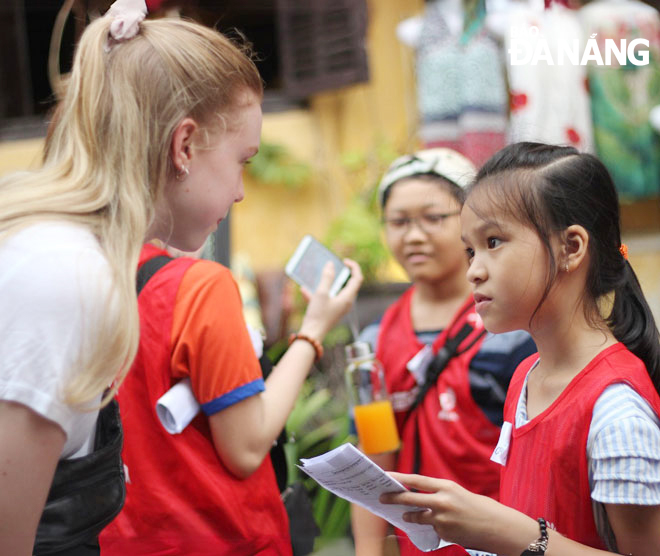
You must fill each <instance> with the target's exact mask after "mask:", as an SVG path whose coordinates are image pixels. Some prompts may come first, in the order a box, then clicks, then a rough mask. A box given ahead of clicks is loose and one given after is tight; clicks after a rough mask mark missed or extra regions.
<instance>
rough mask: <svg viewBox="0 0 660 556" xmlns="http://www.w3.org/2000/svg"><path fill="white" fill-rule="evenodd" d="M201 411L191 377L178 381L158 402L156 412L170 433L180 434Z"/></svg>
mask: <svg viewBox="0 0 660 556" xmlns="http://www.w3.org/2000/svg"><path fill="white" fill-rule="evenodd" d="M197 413H199V403H197V400H196V399H195V396H194V395H193V392H192V388H191V387H190V379H189V378H184V379H183V380H180V381H179V382H177V383H176V384H175V385H174V386H172V388H170V389H169V390H168V391H167V392H165V394H163V395H162V396H161V397H160V398H159V399H158V401H157V402H156V414H157V415H158V418H159V419H160V423H161V424H162V425H163V427H165V430H166V431H167V432H169V433H170V434H179V433H180V432H181V431H182V430H183V429H185V428H186V427H187V426H188V425H189V423H190V421H192V420H193V419H194V418H195V415H197Z"/></svg>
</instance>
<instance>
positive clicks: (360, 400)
mask: <svg viewBox="0 0 660 556" xmlns="http://www.w3.org/2000/svg"><path fill="white" fill-rule="evenodd" d="M346 356H347V359H348V366H347V367H346V383H347V387H348V393H349V399H350V402H351V406H352V408H353V415H354V418H355V427H356V428H357V433H358V438H359V440H360V447H361V448H362V451H363V452H364V453H365V454H380V453H384V452H391V451H392V450H396V449H397V448H398V447H399V444H400V441H399V433H398V431H397V428H396V422H395V420H394V412H393V411H392V404H391V403H390V400H389V398H388V395H387V388H386V386H385V376H384V372H383V366H382V365H381V363H380V361H378V360H377V359H376V358H375V357H374V354H373V353H372V351H371V348H370V346H369V344H368V343H366V342H355V343H353V344H350V345H348V346H346Z"/></svg>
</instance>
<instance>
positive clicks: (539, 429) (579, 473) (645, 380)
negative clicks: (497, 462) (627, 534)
mask: <svg viewBox="0 0 660 556" xmlns="http://www.w3.org/2000/svg"><path fill="white" fill-rule="evenodd" d="M537 359H538V356H536V355H533V356H531V357H529V358H527V359H526V360H525V361H524V362H523V363H521V364H520V366H519V367H518V369H517V370H516V373H515V375H514V376H513V378H512V379H511V384H510V386H509V391H508V393H507V399H506V404H505V406H504V419H505V421H508V422H510V423H514V422H515V412H516V406H517V403H518V399H519V397H520V393H521V391H522V387H523V384H524V381H525V377H526V375H527V372H528V371H529V369H530V368H531V366H532V365H533V364H534V362H535V361H536V360H537ZM620 382H625V383H627V384H629V385H630V386H631V387H632V388H634V389H635V390H636V391H637V392H638V393H639V394H640V395H641V396H642V397H643V398H644V399H646V400H647V401H648V403H649V404H650V405H651V407H652V408H653V409H654V410H655V412H656V413H658V414H659V415H660V397H659V396H658V394H657V392H656V390H655V388H654V386H653V383H652V382H651V379H650V377H649V375H648V373H647V371H646V367H645V366H644V363H643V362H642V361H641V360H640V359H638V358H637V357H636V356H635V355H634V354H633V353H631V352H630V351H628V350H627V349H626V347H625V346H624V345H623V344H621V343H618V344H615V345H613V346H611V347H609V348H607V349H605V350H603V351H602V352H600V353H599V354H598V355H597V356H596V357H595V358H594V359H593V360H592V361H591V362H590V363H589V364H588V365H587V366H586V367H585V368H584V369H583V370H582V371H581V372H580V373H579V374H578V375H577V376H576V377H575V378H574V379H573V380H572V381H571V382H570V383H569V385H568V386H567V387H566V388H565V389H564V391H563V392H562V393H561V395H560V396H559V397H558V398H557V399H556V400H555V401H554V402H553V403H552V405H551V406H550V407H548V408H547V409H546V410H545V411H543V413H541V414H540V415H538V416H537V417H535V418H534V419H532V420H531V421H529V422H528V423H526V424H525V425H523V426H522V427H520V428H514V429H513V432H512V434H511V444H510V447H509V452H508V458H507V463H506V466H505V467H503V468H502V477H501V483H500V500H501V502H502V503H503V504H506V505H507V506H510V507H512V508H515V509H517V510H519V511H521V512H523V513H525V514H527V515H528V516H530V517H533V518H534V519H536V518H537V517H544V518H545V519H546V520H547V521H548V523H549V524H550V525H551V527H553V528H554V529H556V530H557V531H559V532H560V533H561V534H562V535H564V536H566V537H568V538H570V539H573V540H575V541H577V542H579V543H582V544H585V545H587V546H591V547H593V548H600V549H603V550H604V549H605V547H604V545H603V542H602V540H601V539H600V537H599V536H598V532H597V531H596V524H595V521H594V515H593V509H592V501H591V490H590V488H589V463H588V461H587V437H588V435H589V427H590V424H591V418H592V415H593V408H594V405H595V403H596V401H597V400H598V398H599V396H600V395H601V393H602V392H603V390H605V388H607V386H609V385H611V384H614V383H620Z"/></svg>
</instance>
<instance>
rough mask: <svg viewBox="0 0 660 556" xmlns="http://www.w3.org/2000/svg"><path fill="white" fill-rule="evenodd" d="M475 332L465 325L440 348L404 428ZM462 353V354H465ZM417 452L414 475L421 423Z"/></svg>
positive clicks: (415, 468)
mask: <svg viewBox="0 0 660 556" xmlns="http://www.w3.org/2000/svg"><path fill="white" fill-rule="evenodd" d="M472 332H474V328H473V327H472V326H471V325H470V324H469V323H465V324H464V325H463V327H462V328H461V329H460V330H459V331H458V332H457V333H456V335H455V336H452V337H451V338H449V339H447V341H446V342H445V345H444V346H442V347H441V348H440V350H439V351H438V353H437V354H436V356H435V357H434V358H433V361H431V363H430V364H429V366H428V368H427V370H426V378H425V380H424V384H422V385H421V387H420V389H419V391H418V392H417V397H416V398H415V401H414V402H413V403H412V405H411V406H410V409H409V410H408V415H407V417H406V420H405V421H404V426H405V424H406V423H407V422H408V420H409V419H410V417H411V416H412V415H413V413H414V412H415V410H416V409H417V408H418V407H419V405H420V404H421V403H422V401H424V398H425V397H426V394H427V393H428V391H429V390H430V389H431V386H433V385H434V384H435V383H436V382H437V380H438V377H439V376H440V374H441V373H442V371H444V370H445V369H446V368H447V364H448V363H449V361H450V360H451V359H452V357H454V356H456V355H457V354H458V346H459V345H461V343H462V342H463V341H464V340H465V339H466V338H467V337H468V336H469V335H470V334H471V333H472ZM484 334H486V331H485V330H482V331H481V332H480V333H479V334H477V336H476V337H475V338H474V339H473V340H472V342H470V345H469V346H468V347H467V348H465V349H464V350H463V352H465V351H467V350H468V349H470V348H471V347H472V346H473V345H474V344H475V343H476V342H478V341H479V339H480V338H481V337H482V336H483V335H484ZM463 352H462V353H463ZM414 432H415V447H414V448H415V451H414V459H413V469H412V473H415V474H417V473H419V470H420V465H421V457H420V455H421V447H420V442H419V423H415V431H414Z"/></svg>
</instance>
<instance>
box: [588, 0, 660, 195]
mask: <svg viewBox="0 0 660 556" xmlns="http://www.w3.org/2000/svg"><path fill="white" fill-rule="evenodd" d="M580 18H581V20H582V24H583V28H584V34H585V36H588V35H592V34H593V33H597V41H598V45H599V50H600V51H601V52H605V44H604V43H605V40H607V39H610V40H613V41H614V43H615V44H616V45H619V44H621V41H622V40H624V39H625V40H626V41H627V44H630V42H631V41H632V40H634V39H636V38H644V39H646V40H648V41H649V64H648V65H640V66H637V65H634V64H631V63H630V61H628V63H627V64H626V65H619V64H618V62H617V60H616V58H614V56H612V60H611V64H612V65H610V66H606V65H602V66H599V65H596V64H593V63H590V64H589V66H587V67H588V72H589V88H590V91H591V110H592V115H593V125H594V139H595V143H596V152H597V154H598V156H599V157H600V159H601V160H602V161H603V163H604V164H605V166H607V169H608V170H609V171H610V173H611V174H612V178H613V179H614V183H615V185H616V187H617V189H618V191H619V194H620V196H621V198H622V199H623V200H634V199H642V198H646V197H653V196H656V195H658V194H659V193H660V135H659V134H658V133H657V132H656V131H654V130H653V128H652V126H651V124H650V122H649V114H650V112H651V109H652V108H653V107H654V106H656V105H659V104H660V16H659V14H658V11H657V10H656V9H655V8H652V7H651V6H648V5H646V4H643V3H642V2H638V1H636V0H627V1H625V2H607V1H596V2H592V3H590V4H589V5H587V6H585V7H584V8H582V9H581V10H580ZM641 48H642V50H645V49H646V48H645V47H643V46H642V47H641Z"/></svg>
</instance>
